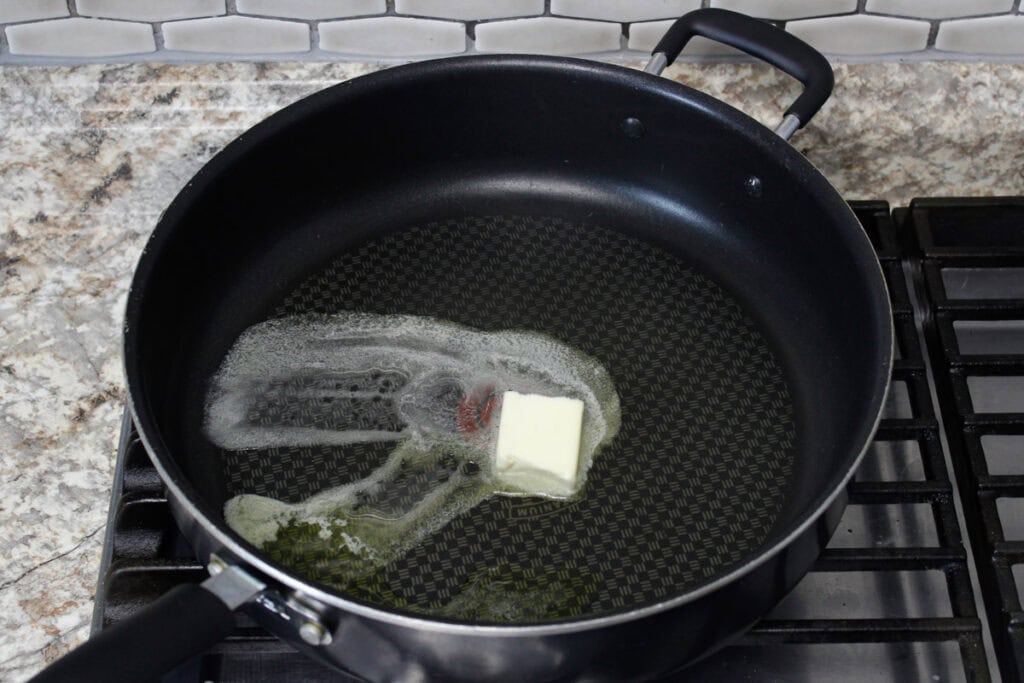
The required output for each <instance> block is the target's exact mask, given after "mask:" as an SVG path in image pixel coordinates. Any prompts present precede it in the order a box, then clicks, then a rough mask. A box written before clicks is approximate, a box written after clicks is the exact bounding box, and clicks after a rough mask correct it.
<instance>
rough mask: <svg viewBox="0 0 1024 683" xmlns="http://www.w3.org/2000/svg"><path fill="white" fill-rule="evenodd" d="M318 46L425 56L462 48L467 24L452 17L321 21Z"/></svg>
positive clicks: (363, 52)
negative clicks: (442, 18)
mask: <svg viewBox="0 0 1024 683" xmlns="http://www.w3.org/2000/svg"><path fill="white" fill-rule="evenodd" d="M320 47H321V49H324V50H328V51H330V52H343V53H347V54H351V55H370V56H380V57H428V56H436V55H450V54H457V53H460V52H465V50H466V28H465V26H463V25H462V24H460V23H458V22H454V21H437V20H434V19H412V18H409V17H378V18H374V19H352V20H350V21H331V22H326V23H323V24H320Z"/></svg>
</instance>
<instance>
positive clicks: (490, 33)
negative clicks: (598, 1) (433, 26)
mask: <svg viewBox="0 0 1024 683" xmlns="http://www.w3.org/2000/svg"><path fill="white" fill-rule="evenodd" d="M621 36H622V29H621V28H620V26H619V25H618V24H612V23H605V22H599V21H584V20H581V19H555V18H551V17H543V18H537V19H514V20H512V21H495V22H490V23H486V24H478V25H477V27H476V49H477V50H479V51H481V52H516V53H528V54H548V55H576V54H587V53H592V52H611V51H614V50H618V49H619V47H620V42H621Z"/></svg>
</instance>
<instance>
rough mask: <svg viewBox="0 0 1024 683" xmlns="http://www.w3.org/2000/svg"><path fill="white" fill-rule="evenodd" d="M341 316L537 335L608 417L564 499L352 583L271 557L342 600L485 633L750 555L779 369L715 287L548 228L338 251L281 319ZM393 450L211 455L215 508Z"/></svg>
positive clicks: (606, 244)
mask: <svg viewBox="0 0 1024 683" xmlns="http://www.w3.org/2000/svg"><path fill="white" fill-rule="evenodd" d="M346 310H355V311H370V312H375V313H384V314H389V313H404V314H414V315H422V316H430V317H435V318H441V319H446V320H451V321H454V322H458V323H461V324H464V325H468V326H471V327H475V328H478V329H482V330H502V329H522V330H535V331H539V332H543V333H545V334H548V335H551V336H553V337H555V338H557V339H559V340H561V341H562V342H564V343H567V344H569V345H570V346H572V347H574V348H576V349H579V350H580V351H582V352H584V353H586V354H589V355H590V356H593V357H594V358H595V359H597V360H598V361H599V362H600V363H601V364H602V365H603V366H604V367H605V368H606V369H607V370H608V371H609V372H610V373H611V375H612V379H613V381H614V383H615V387H616V390H617V391H618V393H619V397H620V401H621V407H622V424H621V428H620V431H619V434H618V436H617V437H616V439H615V440H614V441H613V442H612V443H611V444H610V445H609V446H608V447H606V448H605V449H604V450H603V451H602V452H601V453H600V454H599V456H598V457H596V458H595V461H594V464H593V467H592V469H591V471H590V475H589V478H588V482H587V486H586V490H585V491H584V495H583V496H582V497H581V498H580V499H579V500H576V501H574V502H571V503H562V502H554V501H545V500H542V499H529V498H527V499H509V498H500V497H496V498H492V499H489V500H486V501H484V502H483V503H481V504H479V505H477V506H476V507H475V508H474V509H473V510H471V511H470V512H468V513H466V514H463V515H462V516H461V517H458V518H457V519H455V520H454V521H453V522H452V523H450V524H448V525H447V526H446V527H444V528H443V529H441V530H439V531H438V532H436V533H435V534H433V535H432V536H431V537H429V538H428V539H427V540H426V541H425V542H424V543H422V544H421V545H419V546H417V547H415V548H414V549H412V550H411V551H410V552H409V553H407V554H406V555H405V556H404V557H402V558H400V559H398V560H395V561H394V562H392V563H391V564H390V565H388V566H387V567H385V568H384V570H382V571H381V572H380V574H378V575H376V576H374V577H372V579H371V580H369V581H360V582H359V583H358V585H349V584H348V583H347V582H346V581H345V579H344V577H339V576H334V575H332V574H331V571H330V563H326V562H323V561H318V560H317V558H316V554H315V553H311V554H310V555H309V556H305V557H296V556H289V557H285V558H277V559H279V560H283V561H285V562H286V563H287V564H288V565H289V566H290V567H291V568H293V569H294V570H295V571H297V572H298V573H299V574H302V575H304V576H306V577H308V578H311V579H314V580H317V581H321V582H323V583H326V584H329V585H333V586H335V587H337V588H339V589H340V590H342V591H343V592H345V593H346V594H348V595H351V596H355V597H361V598H363V599H366V600H368V601H370V602H373V603H375V604H379V605H383V606H388V607H394V608H398V609H403V610H407V611H412V612H420V613H422V612H427V613H432V614H437V613H439V612H443V611H444V609H445V607H446V606H450V605H452V603H455V604H457V605H459V606H460V609H459V611H457V612H452V611H451V610H449V612H448V613H449V614H452V613H457V614H459V615H460V616H459V618H460V619H467V620H471V621H484V622H488V621H507V620H508V619H511V620H514V621H518V622H544V621H554V620H564V619H571V618H577V617H581V616H593V615H597V614H607V613H613V612H619V611H625V610H630V609H635V608H637V607H641V606H644V605H648V604H651V603H654V602H658V601H661V600H665V599H668V598H670V597H672V596H674V595H676V594H679V593H681V592H685V591H687V590H690V589H692V588H694V587H696V586H698V585H700V584H702V583H705V582H707V581H708V580H710V579H712V578H714V577H715V576H716V575H719V574H721V573H722V572H723V571H725V570H726V569H728V568H729V567H731V566H734V565H736V564H737V563H739V562H741V561H742V560H743V559H744V558H745V557H748V556H749V555H750V554H751V553H752V552H754V551H755V550H756V549H757V548H758V547H759V546H760V545H761V544H762V543H763V542H764V541H765V540H766V539H767V538H768V536H769V535H770V533H771V531H772V529H773V526H774V524H775V522H776V520H777V519H778V518H779V515H780V512H781V511H782V509H783V506H784V504H785V502H786V500H787V497H789V495H790V484H791V475H792V473H793V469H794V461H795V458H796V427H795V417H794V412H793V405H792V399H791V397H790V394H789V390H788V387H787V385H786V383H785V381H784V378H783V372H782V369H781V368H780V367H779V365H778V364H777V362H776V360H775V358H774V356H773V354H772V353H771V350H770V348H769V346H768V343H767V341H766V340H765V338H764V337H763V336H762V335H761V333H760V332H759V331H758V329H757V327H756V325H755V324H754V322H753V320H752V319H751V318H750V317H749V316H748V315H747V314H746V313H745V312H744V310H743V308H742V307H741V306H740V304H739V303H738V302H737V301H736V300H735V299H734V298H733V297H732V296H731V295H730V294H729V293H728V292H726V291H725V290H724V289H722V288H721V287H719V286H718V285H717V284H715V283H714V282H712V281H711V280H709V279H708V278H707V277H705V276H704V275H702V274H701V273H700V272H699V271H697V270H696V269H694V268H692V267H691V266H690V265H688V264H687V263H686V262H684V261H682V260H680V259H678V258H676V257H674V256H672V255H670V254H669V253H667V252H666V251H664V250H662V249H661V248H659V247H656V246H653V245H651V244H648V243H646V242H642V241H640V240H637V239H634V238H631V237H628V236H625V235H623V234H620V233H618V232H614V231H611V230H607V229H604V228H599V227H595V226H593V225H586V224H580V223H574V222H570V221H566V220H563V219H560V218H538V217H533V216H483V217H471V218H459V219H453V220H449V221H442V222H434V223H430V224H426V225H421V226H417V227H414V228H410V229H407V230H402V231H399V232H397V233H394V234H391V235H388V236H384V237H381V238H378V239H376V240H373V241H371V242H368V243H365V244H363V245H361V246H359V247H356V248H354V249H352V250H350V251H348V252H346V253H345V254H344V255H342V256H340V257H339V258H337V259H336V260H335V261H334V262H333V263H332V264H331V265H330V266H329V267H327V268H326V269H324V270H323V271H321V272H320V273H317V274H316V275H314V276H312V277H310V278H308V279H307V280H306V281H305V282H304V283H303V284H302V285H301V286H299V287H298V288H297V289H296V290H295V291H294V292H293V293H292V294H291V295H290V296H288V297H287V298H286V299H285V300H284V301H283V302H282V303H281V306H280V307H279V309H278V314H279V315H282V316H284V315H291V314H302V313H324V314H331V313H336V312H338V311H346ZM392 447H393V444H391V443H387V442H384V443H363V444H349V445H343V446H333V447H326V446H320V447H295V448H274V449H267V450H262V451H224V452H223V453H222V456H223V458H224V460H223V462H224V467H225V475H226V476H225V478H226V480H227V482H228V486H229V489H230V490H229V495H237V494H241V493H254V494H259V495H264V496H272V497H275V498H278V499H281V500H285V501H290V502H291V501H297V500H302V499H304V498H306V497H308V496H310V495H312V494H314V493H316V492H317V491H320V490H322V489H324V488H327V487H331V486H337V485H339V484H343V483H346V482H351V481H353V480H356V479H360V478H363V477H366V476H367V475H368V474H369V473H371V472H372V471H373V470H374V469H375V468H376V467H378V466H379V465H380V464H381V463H383V462H384V461H385V460H386V458H387V456H388V453H389V451H390V449H391V448H392ZM271 555H273V553H272V552H271ZM484 603H487V604H484ZM495 605H497V607H496V606H495ZM503 615H504V616H503Z"/></svg>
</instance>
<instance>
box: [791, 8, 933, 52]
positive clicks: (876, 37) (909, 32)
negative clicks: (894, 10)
mask: <svg viewBox="0 0 1024 683" xmlns="http://www.w3.org/2000/svg"><path fill="white" fill-rule="evenodd" d="M786 30H788V31H790V32H792V33H793V34H794V35H796V36H797V37H799V38H802V39H803V40H805V41H807V42H808V43H810V44H811V45H812V46H813V47H816V48H817V49H819V50H821V51H822V52H826V53H829V54H840V55H881V54H889V53H893V52H915V51H918V50H923V49H924V48H925V47H926V46H927V45H928V32H929V31H930V30H931V26H930V25H929V24H928V23H927V22H924V21H910V20H908V19H894V18H892V17H876V16H866V15H863V14H855V15H849V16H845V17H829V18H826V19H805V20H803V21H792V22H789V23H788V24H786Z"/></svg>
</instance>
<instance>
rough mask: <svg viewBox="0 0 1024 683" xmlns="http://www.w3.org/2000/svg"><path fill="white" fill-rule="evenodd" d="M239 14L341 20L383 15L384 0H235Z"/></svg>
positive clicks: (385, 4) (384, 8)
mask: <svg viewBox="0 0 1024 683" xmlns="http://www.w3.org/2000/svg"><path fill="white" fill-rule="evenodd" d="M235 7H236V8H237V9H238V11H239V13H241V14H259V15H263V16H267V17H283V18H287V19H341V18H342V17H357V16H361V15H366V14H383V13H384V11H385V10H386V9H387V2H386V1H385V0H235Z"/></svg>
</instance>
